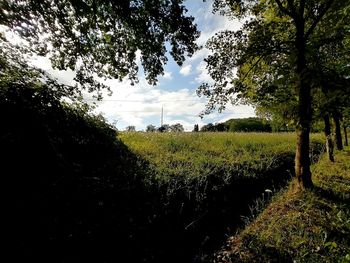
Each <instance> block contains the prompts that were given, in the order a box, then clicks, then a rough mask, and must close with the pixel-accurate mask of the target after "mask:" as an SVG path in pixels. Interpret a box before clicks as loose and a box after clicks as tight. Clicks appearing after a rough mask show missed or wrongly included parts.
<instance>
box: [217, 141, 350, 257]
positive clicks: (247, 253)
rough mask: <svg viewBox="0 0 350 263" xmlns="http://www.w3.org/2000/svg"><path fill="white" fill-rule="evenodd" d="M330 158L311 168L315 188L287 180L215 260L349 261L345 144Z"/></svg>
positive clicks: (349, 181)
mask: <svg viewBox="0 0 350 263" xmlns="http://www.w3.org/2000/svg"><path fill="white" fill-rule="evenodd" d="M335 157H336V162H335V163H331V162H330V161H328V160H327V158H326V155H324V156H323V158H322V160H321V161H320V162H319V163H317V164H316V165H314V166H313V167H312V171H313V178H314V183H315V189H314V190H312V191H300V190H298V188H297V187H296V186H297V185H296V182H295V181H292V182H291V184H290V185H289V187H288V188H287V189H286V190H284V191H283V192H281V193H280V194H279V195H277V196H276V197H275V198H274V199H273V201H272V203H270V205H268V207H267V208H266V209H265V210H264V211H263V212H262V213H261V214H260V215H259V216H258V217H257V218H256V220H254V221H253V222H252V223H251V224H249V225H248V226H246V228H245V229H244V230H243V231H242V232H241V233H239V234H237V235H236V236H233V237H231V238H229V240H228V242H227V245H226V247H225V248H224V249H223V250H222V251H220V252H219V253H218V254H217V262H350V148H349V147H348V148H346V150H345V151H342V152H338V153H337V154H336V156H335Z"/></svg>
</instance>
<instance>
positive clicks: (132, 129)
mask: <svg viewBox="0 0 350 263" xmlns="http://www.w3.org/2000/svg"><path fill="white" fill-rule="evenodd" d="M125 131H127V132H135V131H136V127H135V126H132V125H131V126H127V127H126V128H125Z"/></svg>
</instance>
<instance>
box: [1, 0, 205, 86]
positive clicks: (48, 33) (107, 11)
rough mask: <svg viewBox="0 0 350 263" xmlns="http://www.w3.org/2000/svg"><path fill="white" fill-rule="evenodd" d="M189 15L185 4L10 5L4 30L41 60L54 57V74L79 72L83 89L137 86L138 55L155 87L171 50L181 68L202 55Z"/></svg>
mask: <svg viewBox="0 0 350 263" xmlns="http://www.w3.org/2000/svg"><path fill="white" fill-rule="evenodd" d="M186 12H187V10H186V8H185V7H184V5H183V0H175V1H170V0H166V1H153V0H143V1H136V0H132V1H109V0H96V1H83V0H80V1H68V0H59V1H51V0H43V1H39V2H38V1H31V0H26V1H15V0H5V1H2V2H1V9H0V25H1V26H6V27H7V28H8V29H9V30H10V31H11V32H13V33H15V34H17V35H19V36H20V37H21V38H22V39H24V40H25V41H27V43H28V46H29V47H30V49H31V50H32V51H34V52H35V53H36V54H38V55H42V56H44V55H48V56H49V57H50V60H51V62H52V65H53V67H54V68H57V69H60V70H63V69H68V68H69V69H72V70H76V71H77V76H76V80H77V81H78V82H79V83H80V84H82V85H83V87H84V83H93V82H95V81H94V77H93V74H96V75H97V76H98V77H100V78H102V77H104V78H116V79H119V80H122V79H124V78H125V77H128V78H129V79H130V80H131V81H132V82H135V81H137V73H138V65H137V55H136V53H137V52H140V59H141V65H142V66H143V69H144V72H145V74H146V79H147V80H148V82H149V83H151V84H155V83H156V82H157V76H158V75H159V74H163V72H164V71H163V66H164V64H166V62H167V60H168V59H167V56H166V53H167V52H168V50H167V46H170V47H171V49H170V54H171V56H172V57H173V58H174V60H175V61H176V62H177V63H178V64H179V65H181V64H182V62H183V61H184V59H185V56H186V55H192V54H193V53H194V52H195V51H196V49H197V45H196V44H195V42H194V41H195V40H196V38H197V37H198V36H199V32H198V31H197V29H196V25H195V24H194V23H193V20H194V19H193V17H191V16H187V15H186ZM168 44H169V45H168ZM101 87H102V86H101V85H98V84H97V83H96V82H95V85H93V86H90V88H91V89H92V90H97V91H98V90H99V89H100V88H101Z"/></svg>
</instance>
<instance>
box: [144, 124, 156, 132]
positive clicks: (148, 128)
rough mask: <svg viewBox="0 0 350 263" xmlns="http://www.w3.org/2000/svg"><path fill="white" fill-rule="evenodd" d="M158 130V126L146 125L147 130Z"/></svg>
mask: <svg viewBox="0 0 350 263" xmlns="http://www.w3.org/2000/svg"><path fill="white" fill-rule="evenodd" d="M155 131H156V126H154V125H152V124H149V125H147V127H146V132H155Z"/></svg>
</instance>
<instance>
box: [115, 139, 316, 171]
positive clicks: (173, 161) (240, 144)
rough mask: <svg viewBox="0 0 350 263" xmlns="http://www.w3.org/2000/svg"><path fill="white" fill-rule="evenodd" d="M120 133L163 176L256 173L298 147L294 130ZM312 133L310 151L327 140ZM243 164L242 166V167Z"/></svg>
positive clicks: (132, 148)
mask: <svg viewBox="0 0 350 263" xmlns="http://www.w3.org/2000/svg"><path fill="white" fill-rule="evenodd" d="M119 137H120V138H121V139H122V141H123V142H124V143H125V144H126V145H128V147H129V148H130V149H131V150H132V151H133V152H134V153H136V154H137V155H139V156H141V157H142V158H143V159H145V160H147V161H148V162H149V164H150V166H151V167H152V168H153V170H154V171H156V173H157V176H158V177H161V178H167V177H174V176H186V177H188V176H191V177H192V176H203V175H204V176H205V175H209V174H215V173H220V174H222V175H229V174H232V171H233V170H234V171H235V173H236V174H237V175H245V176H255V175H256V174H255V173H252V172H251V170H252V169H253V170H259V171H263V170H267V169H269V168H271V167H272V166H274V164H275V163H276V162H277V161H278V160H279V159H280V158H283V157H285V156H286V155H289V156H291V155H293V154H294V151H295V143H296V141H295V134H294V133H121V134H120V135H119ZM322 140H323V139H322V136H321V135H320V134H312V136H311V141H312V147H311V152H310V154H311V155H313V152H314V151H319V150H320V145H322V144H323V141H322ZM238 168H239V169H238Z"/></svg>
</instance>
